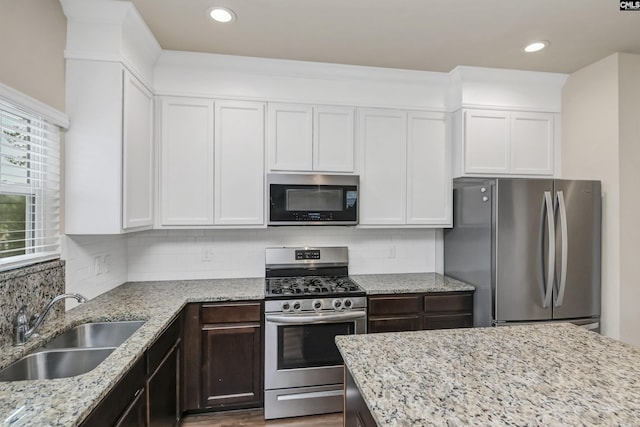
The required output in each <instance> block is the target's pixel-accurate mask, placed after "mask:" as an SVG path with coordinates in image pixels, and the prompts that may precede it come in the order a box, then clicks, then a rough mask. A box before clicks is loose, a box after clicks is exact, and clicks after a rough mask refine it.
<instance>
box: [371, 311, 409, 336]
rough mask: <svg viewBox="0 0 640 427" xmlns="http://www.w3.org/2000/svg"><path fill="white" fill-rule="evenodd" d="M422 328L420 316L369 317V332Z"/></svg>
mask: <svg viewBox="0 0 640 427" xmlns="http://www.w3.org/2000/svg"><path fill="white" fill-rule="evenodd" d="M418 329H420V316H418V315H417V314H416V315H412V316H393V317H377V318H369V328H368V332H369V333H370V334H373V333H376V332H402V331H417V330H418Z"/></svg>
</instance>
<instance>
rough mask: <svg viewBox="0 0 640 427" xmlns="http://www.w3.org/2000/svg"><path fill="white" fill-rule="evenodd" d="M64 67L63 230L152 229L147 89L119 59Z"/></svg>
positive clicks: (150, 122)
mask: <svg viewBox="0 0 640 427" xmlns="http://www.w3.org/2000/svg"><path fill="white" fill-rule="evenodd" d="M66 69H67V80H66V81H67V83H66V99H67V106H66V109H67V113H68V114H69V117H70V119H71V126H70V127H69V130H68V132H67V134H66V138H65V233H66V234H120V233H123V232H128V231H137V230H143V229H147V228H151V227H152V225H153V171H154V169H153V98H152V96H151V93H150V92H149V90H148V89H147V88H146V87H145V86H144V85H143V84H142V83H141V82H140V81H138V80H137V79H136V78H135V77H134V76H133V75H132V74H131V73H130V72H129V71H127V70H126V69H124V67H123V66H122V65H121V64H118V63H108V62H99V61H81V60H68V61H67V64H66ZM96 82H98V83H96Z"/></svg>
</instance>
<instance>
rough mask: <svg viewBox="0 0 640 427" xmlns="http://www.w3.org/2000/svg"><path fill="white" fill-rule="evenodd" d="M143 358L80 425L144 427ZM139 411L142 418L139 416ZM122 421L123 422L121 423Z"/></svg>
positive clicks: (87, 426) (84, 426) (94, 426)
mask: <svg viewBox="0 0 640 427" xmlns="http://www.w3.org/2000/svg"><path fill="white" fill-rule="evenodd" d="M145 377H146V373H145V360H144V357H141V358H140V359H139V360H138V361H137V362H136V363H135V364H134V365H133V366H132V367H131V369H129V371H128V372H127V373H126V374H125V376H124V377H123V378H122V379H121V380H120V382H118V384H116V386H115V387H114V388H113V390H111V392H109V394H107V396H106V397H105V398H104V399H103V400H102V402H100V403H99V404H98V407H97V408H95V409H94V410H93V411H92V412H91V414H90V415H89V416H88V417H87V418H86V419H85V420H84V421H83V422H82V424H81V427H113V426H116V425H117V426H120V425H122V426H127V427H128V426H132V427H144V426H145V425H146V423H145V417H144V412H145V403H146V394H145V389H144V383H145ZM139 411H143V412H142V418H139V417H138V415H139ZM123 423H124V424H123Z"/></svg>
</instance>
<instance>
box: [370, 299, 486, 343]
mask: <svg viewBox="0 0 640 427" xmlns="http://www.w3.org/2000/svg"><path fill="white" fill-rule="evenodd" d="M368 304H369V323H368V332H369V333H375V332H402V331H417V330H421V329H451V328H470V327H473V292H440V293H438V292H436V293H431V294H408V295H376V296H372V297H369V300H368Z"/></svg>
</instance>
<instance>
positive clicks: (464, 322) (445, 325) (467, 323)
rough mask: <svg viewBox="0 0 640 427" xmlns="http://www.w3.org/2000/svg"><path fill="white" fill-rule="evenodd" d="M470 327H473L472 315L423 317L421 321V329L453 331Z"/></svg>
mask: <svg viewBox="0 0 640 427" xmlns="http://www.w3.org/2000/svg"><path fill="white" fill-rule="evenodd" d="M471 327H473V315H472V314H471V313H468V314H451V315H435V316H424V317H423V320H422V329H453V328H471Z"/></svg>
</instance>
